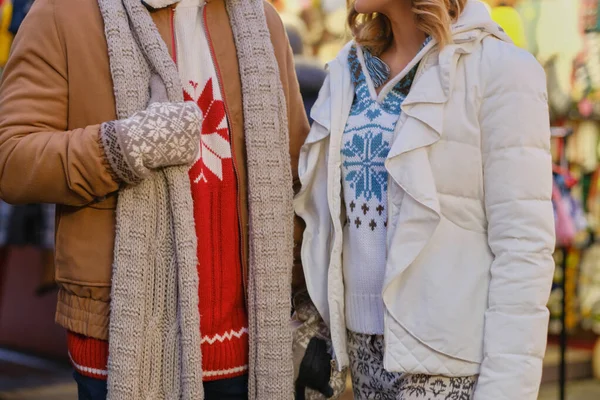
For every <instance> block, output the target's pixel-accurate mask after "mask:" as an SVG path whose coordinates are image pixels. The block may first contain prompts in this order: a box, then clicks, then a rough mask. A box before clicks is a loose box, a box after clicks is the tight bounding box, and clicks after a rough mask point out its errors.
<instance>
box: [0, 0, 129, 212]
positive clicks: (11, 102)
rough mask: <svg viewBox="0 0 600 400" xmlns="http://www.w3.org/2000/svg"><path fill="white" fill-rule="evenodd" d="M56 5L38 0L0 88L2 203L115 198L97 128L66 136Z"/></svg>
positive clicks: (83, 201)
mask: <svg viewBox="0 0 600 400" xmlns="http://www.w3.org/2000/svg"><path fill="white" fill-rule="evenodd" d="M53 1H54V0H38V1H36V2H35V3H34V5H33V7H32V9H31V11H30V12H29V14H28V16H27V18H26V19H25V21H24V22H23V24H22V25H21V27H20V29H19V33H18V35H17V37H16V38H15V42H14V44H13V48H12V53H11V56H10V59H9V62H8V64H7V66H6V69H5V70H4V74H3V77H2V83H1V85H0V177H1V179H0V198H2V199H4V200H5V201H7V202H9V203H30V202H45V203H59V204H66V205H71V206H81V205H85V204H87V203H90V202H92V201H94V200H95V199H96V198H101V197H103V196H105V195H107V194H108V193H111V192H114V191H116V190H118V183H117V182H116V180H115V179H113V176H112V175H111V171H110V166H109V164H108V163H107V161H106V160H105V157H104V153H103V151H102V148H101V144H100V142H99V126H89V127H86V128H83V129H74V130H67V117H68V102H69V95H68V70H67V62H66V49H64V48H63V45H62V42H61V38H60V37H59V34H58V29H57V25H56V21H55V11H54V4H53Z"/></svg>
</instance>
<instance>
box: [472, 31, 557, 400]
mask: <svg viewBox="0 0 600 400" xmlns="http://www.w3.org/2000/svg"><path fill="white" fill-rule="evenodd" d="M486 44H488V45H489V46H492V48H491V49H488V52H487V54H488V58H490V60H487V59H486V51H485V46H486ZM483 54H484V56H483V61H482V67H481V68H482V82H484V84H483V85H484V86H483V87H482V91H483V96H482V97H483V99H482V105H481V109H480V112H481V113H480V124H481V133H482V157H483V178H484V192H485V208H486V213H487V218H488V240H489V246H490V248H491V251H492V253H493V254H494V261H493V263H492V267H491V282H490V288H489V299H488V308H487V311H486V313H485V328H484V329H485V331H484V358H483V363H482V365H481V372H480V377H479V382H478V385H477V388H476V391H475V397H474V398H475V400H515V399H519V400H535V399H537V394H538V389H539V384H540V381H541V374H542V360H543V357H544V353H545V348H546V336H547V328H548V315H549V313H548V310H547V308H546V304H547V301H548V297H549V294H550V288H551V284H552V276H553V271H554V261H553V258H552V253H553V251H554V242H555V240H554V236H555V231H554V215H553V208H552V203H551V200H550V197H551V191H552V165H551V162H552V161H551V156H550V128H549V116H548V106H547V95H546V81H545V76H544V72H543V70H542V68H541V66H540V65H539V64H538V63H537V61H536V60H535V59H534V58H533V57H532V56H531V55H530V54H528V53H526V52H525V51H521V50H518V49H517V48H516V47H513V46H509V45H506V44H504V43H501V42H499V41H497V40H496V39H490V41H486V42H484V53H483ZM491 58H493V60H491Z"/></svg>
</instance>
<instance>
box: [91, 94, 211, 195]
mask: <svg viewBox="0 0 600 400" xmlns="http://www.w3.org/2000/svg"><path fill="white" fill-rule="evenodd" d="M201 123H202V112H201V111H200V109H199V108H198V106H197V105H196V104H194V103H193V102H185V103H168V102H162V103H153V104H150V106H149V107H148V108H147V109H146V110H144V111H139V112H137V113H135V114H133V115H132V116H131V117H130V118H127V119H124V120H119V121H113V122H107V123H104V124H102V127H101V134H100V135H101V140H102V144H103V147H104V151H105V153H106V156H107V158H108V160H109V161H110V164H111V167H112V169H113V171H114V172H115V174H116V175H117V176H118V177H119V178H120V179H121V180H123V181H125V182H127V183H130V184H135V183H139V182H141V181H142V180H143V179H144V178H146V177H147V176H148V175H149V174H150V171H151V170H152V169H156V168H162V167H169V166H174V165H185V164H191V163H192V162H194V160H195V159H196V156H197V155H198V152H199V148H200V127H201Z"/></svg>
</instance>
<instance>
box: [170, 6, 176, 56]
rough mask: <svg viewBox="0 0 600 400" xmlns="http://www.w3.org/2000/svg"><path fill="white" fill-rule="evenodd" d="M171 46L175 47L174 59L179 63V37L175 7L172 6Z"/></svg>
mask: <svg viewBox="0 0 600 400" xmlns="http://www.w3.org/2000/svg"><path fill="white" fill-rule="evenodd" d="M171 46H172V48H173V61H174V62H175V65H177V38H176V37H175V7H174V6H171Z"/></svg>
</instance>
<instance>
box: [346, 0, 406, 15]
mask: <svg viewBox="0 0 600 400" xmlns="http://www.w3.org/2000/svg"><path fill="white" fill-rule="evenodd" d="M394 1H398V0H356V1H355V2H354V9H355V10H356V12H358V13H361V14H371V13H383V12H384V11H385V10H386V9H388V8H389V7H390V5H392V4H393V3H394Z"/></svg>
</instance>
